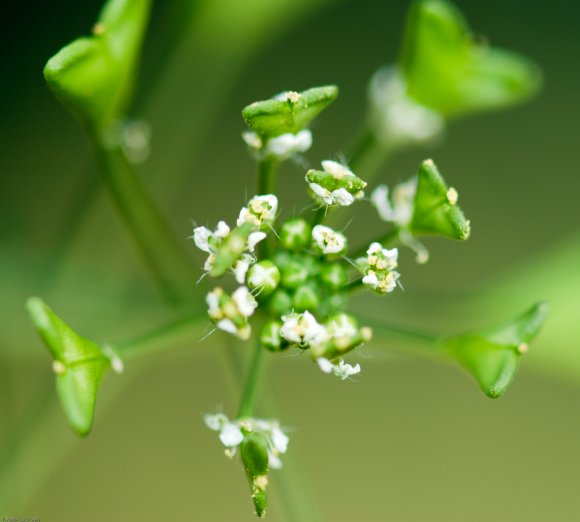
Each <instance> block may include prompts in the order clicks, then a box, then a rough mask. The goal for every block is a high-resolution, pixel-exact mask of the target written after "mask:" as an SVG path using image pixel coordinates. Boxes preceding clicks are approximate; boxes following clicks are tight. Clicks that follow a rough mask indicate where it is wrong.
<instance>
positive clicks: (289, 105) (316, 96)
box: [242, 85, 338, 139]
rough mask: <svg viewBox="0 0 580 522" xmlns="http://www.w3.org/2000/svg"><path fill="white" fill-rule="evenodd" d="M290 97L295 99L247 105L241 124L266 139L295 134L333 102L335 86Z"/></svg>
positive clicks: (271, 100) (315, 88) (317, 88)
mask: <svg viewBox="0 0 580 522" xmlns="http://www.w3.org/2000/svg"><path fill="white" fill-rule="evenodd" d="M292 94H294V95H296V97H295V98H294V96H291V97H288V99H287V100H278V99H275V98H272V99H270V100H264V101H258V102H254V103H252V104H251V105H248V106H247V107H245V108H244V109H243V110H242V117H243V118H244V121H245V122H246V124H247V125H248V127H250V128H251V129H252V130H253V131H254V132H256V133H257V134H259V135H260V136H262V137H263V138H266V139H267V138H272V137H275V136H280V135H281V134H286V133H288V132H290V133H292V134H296V133H297V132H298V131H300V130H302V129H304V128H305V127H306V126H307V125H308V124H309V123H310V122H311V121H312V120H313V119H314V118H316V116H318V114H319V113H320V112H321V111H323V110H324V109H325V108H326V107H328V105H330V104H331V103H332V102H333V101H334V100H335V99H336V97H337V96H338V87H336V86H335V85H326V86H324V87H313V88H312V89H308V90H306V91H302V92H301V93H292ZM293 99H295V101H293Z"/></svg>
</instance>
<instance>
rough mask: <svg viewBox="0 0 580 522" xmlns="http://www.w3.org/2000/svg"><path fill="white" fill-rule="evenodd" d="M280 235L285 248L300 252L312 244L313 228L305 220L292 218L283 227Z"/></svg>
mask: <svg viewBox="0 0 580 522" xmlns="http://www.w3.org/2000/svg"><path fill="white" fill-rule="evenodd" d="M279 235H280V244H281V245H282V247H283V248H285V249H286V250H293V251H299V250H302V249H304V248H305V247H307V246H308V245H309V244H310V240H311V238H312V227H311V226H310V224H309V223H308V222H307V221H306V220H305V219H302V218H292V219H289V220H288V221H286V222H285V223H284V224H283V225H282V228H281V229H280V231H279Z"/></svg>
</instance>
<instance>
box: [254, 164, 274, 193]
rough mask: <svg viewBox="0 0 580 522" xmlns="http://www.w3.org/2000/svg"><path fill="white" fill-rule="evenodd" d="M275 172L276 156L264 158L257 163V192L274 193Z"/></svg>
mask: <svg viewBox="0 0 580 522" xmlns="http://www.w3.org/2000/svg"><path fill="white" fill-rule="evenodd" d="M277 173H278V160H277V159H276V158H264V159H263V160H261V161H260V162H259V163H258V184H257V190H258V194H273V193H274V191H275V189H276V175H277Z"/></svg>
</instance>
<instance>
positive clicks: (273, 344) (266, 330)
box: [260, 321, 289, 352]
mask: <svg viewBox="0 0 580 522" xmlns="http://www.w3.org/2000/svg"><path fill="white" fill-rule="evenodd" d="M281 328H282V323H281V322H280V321H268V322H267V323H266V324H265V325H264V326H263V327H262V330H261V332H260V344H261V345H262V346H263V347H264V348H266V350H270V351H271V352H280V351H282V350H285V349H286V348H288V346H289V344H288V343H287V342H286V340H285V339H283V338H282V336H281V335H280V329H281Z"/></svg>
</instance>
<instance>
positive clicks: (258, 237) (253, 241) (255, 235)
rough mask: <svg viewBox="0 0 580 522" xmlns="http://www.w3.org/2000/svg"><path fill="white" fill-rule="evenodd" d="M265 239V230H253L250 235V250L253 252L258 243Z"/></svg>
mask: <svg viewBox="0 0 580 522" xmlns="http://www.w3.org/2000/svg"><path fill="white" fill-rule="evenodd" d="M263 239H266V233H265V232H252V233H251V234H250V235H249V236H248V250H249V251H250V252H253V251H254V250H255V249H256V245H257V244H258V243H259V242H260V241H262V240H263Z"/></svg>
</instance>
